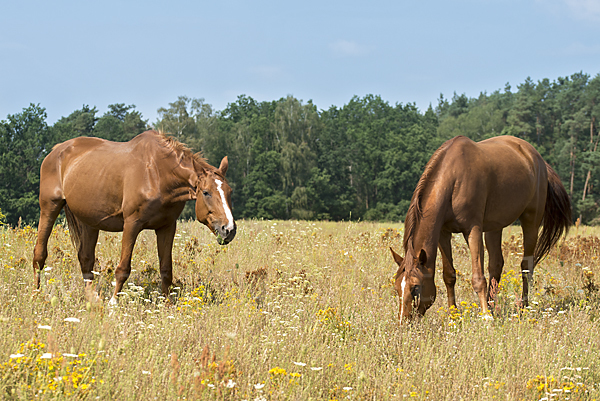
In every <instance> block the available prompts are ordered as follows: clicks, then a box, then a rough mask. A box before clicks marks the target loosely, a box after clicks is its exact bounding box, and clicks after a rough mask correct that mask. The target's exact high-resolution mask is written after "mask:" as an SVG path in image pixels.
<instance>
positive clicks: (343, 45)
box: [329, 40, 369, 57]
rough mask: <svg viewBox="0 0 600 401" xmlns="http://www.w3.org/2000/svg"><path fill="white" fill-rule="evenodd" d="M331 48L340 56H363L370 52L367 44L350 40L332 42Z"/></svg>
mask: <svg viewBox="0 0 600 401" xmlns="http://www.w3.org/2000/svg"><path fill="white" fill-rule="evenodd" d="M329 49H330V50H331V51H332V52H333V54H334V55H335V56H338V57H361V56H364V55H366V54H367V53H368V52H369V49H368V48H367V47H366V46H363V45H360V44H358V43H356V42H351V41H348V40H338V41H337V42H334V43H331V44H330V45H329Z"/></svg>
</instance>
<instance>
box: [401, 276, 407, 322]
mask: <svg viewBox="0 0 600 401" xmlns="http://www.w3.org/2000/svg"><path fill="white" fill-rule="evenodd" d="M404 287H406V276H404V277H402V283H400V288H401V289H402V299H400V305H402V306H401V307H400V308H401V310H400V323H402V317H403V316H404Z"/></svg>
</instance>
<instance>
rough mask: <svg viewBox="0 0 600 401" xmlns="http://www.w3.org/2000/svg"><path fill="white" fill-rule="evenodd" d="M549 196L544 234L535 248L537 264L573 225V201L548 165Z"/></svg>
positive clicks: (543, 220)
mask: <svg viewBox="0 0 600 401" xmlns="http://www.w3.org/2000/svg"><path fill="white" fill-rule="evenodd" d="M546 169H547V170H548V194H547V195H546V207H545V210H544V217H543V218H542V225H543V228H542V232H541V234H540V236H539V238H538V242H537V245H536V247H535V252H534V258H535V264H537V263H538V262H539V261H540V260H542V259H543V258H544V257H545V256H546V255H547V254H548V252H550V249H552V247H553V246H554V245H556V243H557V242H558V240H559V239H560V237H561V236H562V235H567V232H569V227H570V226H571V225H572V224H573V220H572V217H571V200H570V199H569V195H568V194H567V190H566V189H565V187H564V186H563V184H562V182H561V181H560V177H559V176H558V174H556V171H554V169H553V168H552V167H550V165H549V164H548V163H546Z"/></svg>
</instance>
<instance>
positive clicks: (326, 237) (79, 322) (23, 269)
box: [0, 220, 600, 400]
mask: <svg viewBox="0 0 600 401" xmlns="http://www.w3.org/2000/svg"><path fill="white" fill-rule="evenodd" d="M402 233H403V227H402V225H401V224H379V223H365V222H360V223H354V222H345V223H331V222H305V221H254V220H248V221H238V233H237V237H236V238H235V240H234V241H233V242H232V243H230V244H229V245H227V246H225V247H223V246H220V245H218V244H217V242H216V240H215V238H214V236H213V235H212V234H211V233H210V232H209V231H208V229H206V228H205V227H204V226H202V225H201V224H199V223H196V222H187V223H181V224H180V225H179V227H178V231H177V235H176V241H175V248H174V277H175V285H174V287H173V291H172V295H171V297H172V299H173V302H165V299H164V297H163V296H162V295H161V294H160V292H159V291H160V277H159V272H158V257H157V255H156V245H155V236H154V233H153V232H150V231H147V232H143V233H142V235H141V236H140V237H139V239H138V242H137V244H136V247H135V251H134V257H133V271H132V274H131V276H130V278H129V280H128V281H127V283H126V290H125V291H124V294H122V295H121V297H120V298H119V305H118V306H117V307H114V308H109V307H108V306H107V300H108V298H109V297H110V295H111V291H112V288H113V284H112V282H113V280H114V271H113V270H114V268H115V266H116V265H117V263H118V259H119V254H120V234H110V233H102V234H101V235H100V238H99V240H98V242H99V244H98V246H97V250H96V257H97V265H96V267H95V271H97V274H96V280H95V284H94V285H95V286H96V288H97V290H98V292H99V293H100V294H101V296H102V298H103V299H104V300H105V301H104V302H103V303H99V304H92V303H90V302H88V301H87V300H86V299H85V297H84V291H83V279H82V277H81V272H80V270H79V265H78V262H77V258H76V252H75V251H74V249H73V246H72V245H71V242H70V239H69V234H68V230H67V229H66V228H65V227H63V226H61V225H57V226H55V228H54V232H53V234H52V236H51V239H50V243H49V256H48V260H47V267H46V269H45V271H44V274H43V275H42V287H41V291H40V292H39V293H35V292H34V291H33V271H32V267H31V259H32V253H33V245H34V242H35V238H36V234H37V232H36V229H35V228H32V227H29V226H27V227H24V228H20V229H11V228H6V227H0V269H1V270H0V271H1V273H0V274H1V277H0V286H1V290H0V377H1V378H2V379H1V382H0V383H1V388H0V394H1V395H0V397H2V398H3V399H8V400H10V399H15V400H17V399H18V400H21V399H41V400H46V399H84V400H88V399H89V400H94V399H100V400H109V399H110V400H112V399H115V400H140V399H143V400H152V399H169V400H196V399H200V400H345V399H350V400H388V399H390V400H394V399H399V400H400V399H417V400H491V399H494V400H496V399H497V400H593V399H599V398H600V353H599V350H600V324H599V318H600V311H599V306H600V295H599V291H598V289H599V287H598V285H599V284H597V280H598V276H599V275H600V260H599V256H600V239H598V236H600V229H598V228H590V227H578V228H575V227H574V228H573V229H572V230H571V232H570V233H569V236H568V237H567V238H566V239H565V240H564V241H563V240H561V242H560V243H559V245H558V246H557V247H556V248H555V249H554V250H553V251H552V252H551V254H550V255H549V256H548V257H547V258H546V259H544V260H543V261H542V263H541V264H540V265H539V266H538V267H537V268H536V270H535V283H534V286H533V289H532V290H531V292H532V294H531V296H532V302H531V306H530V307H528V308H527V309H524V310H520V309H519V307H518V301H519V297H520V294H521V278H520V273H519V266H520V257H521V255H522V248H521V244H522V242H521V235H520V228H519V227H517V226H513V227H509V228H507V229H506V230H505V235H504V244H503V251H504V257H505V267H504V272H503V276H502V280H501V282H500V283H499V292H498V296H497V299H496V305H495V310H494V319H493V320H488V319H484V318H482V316H481V314H480V309H479V307H478V306H477V304H476V295H475V293H474V292H473V289H472V287H471V283H470V277H471V267H470V258H469V253H468V250H467V247H466V244H465V242H464V240H463V239H462V237H460V236H456V237H455V238H454V240H453V252H454V257H455V263H456V267H457V271H458V279H457V299H458V301H459V302H460V304H459V307H458V309H452V310H449V309H448V307H447V298H446V289H445V286H444V284H443V282H442V275H441V261H440V260H439V259H440V258H439V257H438V261H437V263H438V270H437V274H436V283H437V285H438V298H437V300H436V302H435V304H434V305H433V306H432V308H431V309H429V311H428V312H427V314H426V315H425V317H424V318H423V319H420V320H419V321H416V322H414V323H412V324H408V325H403V326H399V324H398V319H397V314H398V298H397V296H396V294H395V291H394V288H393V285H392V279H393V276H394V274H395V271H396V266H395V264H394V262H393V260H392V257H391V254H390V251H389V247H390V246H393V247H394V249H396V250H397V251H399V252H400V251H401V242H402ZM400 253H403V252H400Z"/></svg>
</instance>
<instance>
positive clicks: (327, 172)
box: [0, 73, 600, 225]
mask: <svg viewBox="0 0 600 401" xmlns="http://www.w3.org/2000/svg"><path fill="white" fill-rule="evenodd" d="M437 103H438V104H437V105H436V106H435V107H433V106H429V108H428V109H427V110H425V111H424V112H421V111H420V110H418V108H417V107H416V105H415V104H414V103H408V104H405V105H403V104H395V105H392V104H390V103H389V102H387V101H384V100H383V99H382V98H381V97H380V96H375V95H367V96H364V97H358V96H355V97H353V98H352V99H350V101H349V102H348V103H347V104H345V105H344V106H342V107H337V106H331V107H330V108H329V109H327V110H319V109H318V108H317V106H316V105H315V104H313V102H312V101H308V102H303V101H301V100H299V99H296V98H294V97H292V96H288V97H285V98H281V99H279V100H274V101H263V102H259V101H256V100H255V99H253V98H251V97H249V96H245V95H241V96H239V97H238V98H237V100H236V101H235V102H233V103H230V104H229V105H228V106H227V107H226V108H225V109H224V110H221V111H217V110H214V109H213V108H212V106H211V105H210V104H208V103H206V102H205V101H204V99H200V98H198V99H197V98H188V97H185V96H181V97H179V98H178V99H177V100H176V101H174V102H173V103H169V104H168V106H167V107H163V108H160V109H159V110H158V119H157V121H156V122H154V123H153V124H149V123H148V120H144V118H143V116H142V115H141V113H140V112H139V111H137V110H136V109H135V106H133V105H125V104H114V105H110V106H109V107H108V109H109V110H108V111H107V112H106V113H105V114H104V115H102V116H99V115H98V110H97V109H96V108H95V107H93V108H90V107H89V106H83V107H82V108H81V109H80V110H75V111H74V112H73V113H71V114H70V115H69V116H67V117H63V118H61V119H59V120H58V121H57V122H56V123H55V124H54V125H52V126H50V125H48V124H47V123H46V112H45V109H44V108H43V107H41V106H40V105H34V104H32V105H30V106H29V107H27V108H24V109H23V111H22V112H21V113H17V114H15V115H9V116H8V117H7V119H6V120H3V121H0V182H1V185H0V210H1V211H2V213H4V215H5V216H6V221H7V223H9V224H11V225H15V224H17V222H18V220H19V218H22V219H23V221H26V222H36V221H37V218H38V213H39V208H38V204H37V196H38V187H39V168H40V165H41V162H42V160H43V158H44V157H45V156H46V155H47V154H48V153H49V152H50V150H51V149H52V147H53V146H54V145H55V144H56V143H59V142H62V141H65V140H67V139H70V138H74V137H77V136H82V135H84V136H95V137H100V138H105V139H109V140H113V141H127V140H130V139H132V138H133V137H135V136H136V135H137V134H139V133H141V132H143V131H145V130H146V129H149V128H151V127H153V128H156V129H160V130H163V131H165V132H169V133H171V134H172V135H173V136H174V137H175V138H176V139H178V140H179V141H181V142H183V143H186V144H187V145H188V146H189V147H190V148H191V149H192V150H194V151H198V152H202V153H203V154H204V156H205V157H206V158H207V159H208V160H209V162H211V163H212V164H215V163H218V161H220V160H221V158H222V157H223V156H226V155H227V156H228V157H229V166H230V167H229V170H228V173H227V174H228V181H229V183H230V185H231V187H232V188H233V199H232V201H233V207H234V214H235V216H236V218H259V219H260V218H264V219H290V218H292V219H328V220H358V219H363V220H380V221H401V220H403V219H404V215H405V213H406V211H407V209H408V204H409V202H410V198H411V196H412V192H413V190H414V188H415V186H416V183H417V181H418V179H419V177H420V175H421V172H422V170H423V167H424V165H425V163H427V161H428V160H429V157H430V156H431V154H432V153H433V152H434V151H435V149H437V148H438V147H439V146H440V145H441V144H442V143H443V142H444V141H446V140H448V139H450V138H452V137H454V136H456V135H465V136H467V137H469V138H471V139H473V140H475V141H480V140H483V139H486V138H489V137H492V136H497V135H514V136H517V137H520V138H523V139H525V140H527V141H528V142H530V143H531V144H532V145H533V146H534V147H535V148H536V149H537V150H538V151H539V152H540V153H541V155H542V156H543V157H544V159H546V160H547V161H548V162H549V163H550V164H551V165H552V166H553V167H554V168H555V169H556V170H557V172H558V174H559V175H560V177H561V179H562V180H563V183H564V184H565V187H566V188H567V191H568V192H569V194H570V196H571V199H572V202H573V206H574V215H575V216H576V217H580V218H581V220H582V222H583V223H585V224H600V208H599V204H598V201H599V200H600V156H599V154H600V152H598V143H599V141H600V132H599V129H598V120H600V75H597V76H595V77H593V78H591V77H590V76H589V75H587V74H584V73H576V74H573V75H571V76H569V77H564V78H563V77H559V78H558V79H556V80H554V81H550V80H549V79H544V80H541V81H538V82H534V81H533V80H531V79H530V78H528V79H526V80H525V82H523V83H522V84H520V85H518V86H517V88H516V90H515V91H513V90H512V88H511V86H510V85H508V84H507V85H506V87H505V88H504V89H503V90H497V91H495V92H493V93H490V94H488V93H481V94H480V95H479V96H478V97H474V98H469V97H467V96H466V95H464V94H462V95H457V94H456V93H454V95H453V96H452V98H450V99H447V98H445V97H444V96H442V95H440V98H439V99H438V102H437ZM183 217H184V218H190V217H193V207H192V205H188V206H187V207H186V209H185V210H184V214H183Z"/></svg>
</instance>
